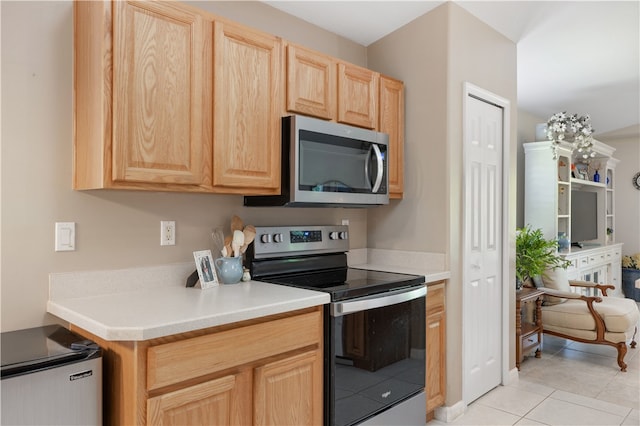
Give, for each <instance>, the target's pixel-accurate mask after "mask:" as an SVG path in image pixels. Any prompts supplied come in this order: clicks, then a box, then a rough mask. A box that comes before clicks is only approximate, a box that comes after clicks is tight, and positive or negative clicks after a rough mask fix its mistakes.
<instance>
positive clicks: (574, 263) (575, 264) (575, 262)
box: [567, 259, 579, 271]
mask: <svg viewBox="0 0 640 426" xmlns="http://www.w3.org/2000/svg"><path fill="white" fill-rule="evenodd" d="M567 260H568V261H569V262H571V263H570V264H569V266H567V271H572V270H575V269H578V266H579V262H578V259H567Z"/></svg>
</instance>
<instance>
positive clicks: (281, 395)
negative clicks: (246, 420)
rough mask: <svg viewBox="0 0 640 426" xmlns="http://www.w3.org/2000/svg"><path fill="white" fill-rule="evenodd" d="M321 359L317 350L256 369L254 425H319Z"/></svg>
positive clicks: (320, 421)
mask: <svg viewBox="0 0 640 426" xmlns="http://www.w3.org/2000/svg"><path fill="white" fill-rule="evenodd" d="M321 362H322V356H321V354H320V351H319V350H318V351H312V352H305V353H302V354H299V355H294V356H290V357H288V358H284V359H282V360H279V361H275V362H271V363H269V364H266V365H263V366H261V367H258V368H256V369H255V371H254V383H255V389H254V410H255V412H254V422H255V423H254V424H255V425H319V424H322V409H323V405H322V398H323V396H322V365H321Z"/></svg>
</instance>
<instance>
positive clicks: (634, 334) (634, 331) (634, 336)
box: [629, 327, 638, 349]
mask: <svg viewBox="0 0 640 426" xmlns="http://www.w3.org/2000/svg"><path fill="white" fill-rule="evenodd" d="M636 333H638V327H636V329H635V330H633V337H632V338H631V344H630V345H629V346H631V349H635V347H636Z"/></svg>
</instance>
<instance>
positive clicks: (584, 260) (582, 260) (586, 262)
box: [578, 256, 589, 268]
mask: <svg viewBox="0 0 640 426" xmlns="http://www.w3.org/2000/svg"><path fill="white" fill-rule="evenodd" d="M588 265H589V256H583V257H581V258H580V259H578V267H579V268H582V267H583V266H588Z"/></svg>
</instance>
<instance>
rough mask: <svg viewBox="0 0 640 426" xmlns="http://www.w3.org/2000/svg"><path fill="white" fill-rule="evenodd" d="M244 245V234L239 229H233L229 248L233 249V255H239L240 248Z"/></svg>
mask: <svg viewBox="0 0 640 426" xmlns="http://www.w3.org/2000/svg"><path fill="white" fill-rule="evenodd" d="M243 245H244V234H243V233H242V231H240V230H235V231H233V240H232V241H231V248H232V249H233V256H234V257H238V256H240V248H241V247H242V246H243Z"/></svg>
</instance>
